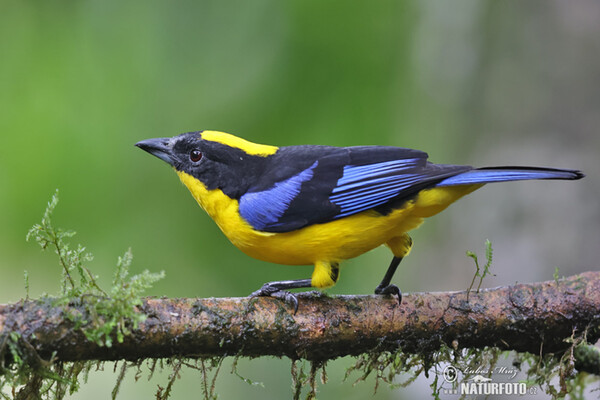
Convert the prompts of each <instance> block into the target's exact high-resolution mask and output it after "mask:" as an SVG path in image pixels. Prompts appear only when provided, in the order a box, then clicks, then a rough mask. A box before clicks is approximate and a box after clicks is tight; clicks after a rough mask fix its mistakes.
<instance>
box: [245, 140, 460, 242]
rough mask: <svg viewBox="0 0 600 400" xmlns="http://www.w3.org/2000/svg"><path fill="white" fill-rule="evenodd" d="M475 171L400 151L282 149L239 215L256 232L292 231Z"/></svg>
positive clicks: (416, 153)
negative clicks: (433, 162) (437, 162)
mask: <svg viewBox="0 0 600 400" xmlns="http://www.w3.org/2000/svg"><path fill="white" fill-rule="evenodd" d="M470 169H471V167H468V166H456V165H435V164H432V163H429V162H427V154H426V153H424V152H421V151H418V150H411V149H403V148H397V147H384V146H361V147H344V148H340V147H326V146H292V147H283V148H281V149H279V151H278V152H277V153H276V154H275V155H274V156H272V157H271V159H270V160H269V163H268V165H267V167H266V169H265V172H264V174H263V175H262V176H261V177H260V179H259V180H258V182H257V183H256V184H255V185H253V186H252V187H251V188H250V189H249V190H248V191H247V192H246V193H245V194H244V195H243V196H241V198H240V203H239V207H240V214H241V215H242V217H243V218H244V219H245V220H246V221H248V223H250V225H252V227H253V228H254V229H257V230H260V231H266V232H289V231H293V230H296V229H300V228H302V227H304V226H308V225H312V224H317V223H325V222H328V221H332V220H334V219H338V218H343V217H346V216H349V215H353V214H356V213H359V212H361V211H365V210H369V209H372V208H375V207H380V206H383V205H385V204H386V203H389V202H390V201H394V202H396V201H398V200H401V199H406V198H409V197H410V196H413V195H414V194H415V193H416V192H418V191H419V190H421V189H423V188H425V187H428V186H433V185H435V184H436V183H437V182H439V181H441V180H442V179H444V178H447V177H449V176H453V175H456V174H459V173H461V172H465V171H468V170H470Z"/></svg>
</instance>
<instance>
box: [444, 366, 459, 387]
mask: <svg viewBox="0 0 600 400" xmlns="http://www.w3.org/2000/svg"><path fill="white" fill-rule="evenodd" d="M443 374H444V380H445V381H446V382H448V383H452V382H454V381H455V380H456V378H458V371H457V370H456V368H455V367H453V366H452V365H448V366H447V367H446V368H444V372H443Z"/></svg>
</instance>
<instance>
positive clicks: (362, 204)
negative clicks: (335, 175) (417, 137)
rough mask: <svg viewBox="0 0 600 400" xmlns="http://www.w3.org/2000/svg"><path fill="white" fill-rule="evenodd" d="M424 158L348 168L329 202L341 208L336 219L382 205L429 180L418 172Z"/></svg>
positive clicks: (426, 175)
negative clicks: (424, 180)
mask: <svg viewBox="0 0 600 400" xmlns="http://www.w3.org/2000/svg"><path fill="white" fill-rule="evenodd" d="M424 163H425V160H424V159H423V158H406V159H401V160H392V161H386V162H381V163H376V164H369V165H359V166H356V165H347V166H345V167H344V172H343V175H342V177H341V178H340V179H339V180H338V182H337V186H336V187H335V188H334V189H333V191H332V192H331V195H330V196H329V201H331V202H332V203H333V204H335V205H337V206H339V207H340V213H339V214H338V215H336V216H335V218H342V217H346V216H348V215H352V214H356V213H358V212H361V211H365V210H368V209H370V208H373V207H376V206H379V205H381V204H384V203H386V202H387V201H389V200H390V199H392V198H393V197H395V196H397V195H398V194H399V193H400V192H401V191H402V190H405V189H408V188H410V187H412V186H414V185H415V184H418V183H420V182H422V181H423V179H426V178H427V177H430V175H429V174H426V173H416V172H415V171H416V170H417V169H415V168H416V167H419V166H422V165H423V164H424Z"/></svg>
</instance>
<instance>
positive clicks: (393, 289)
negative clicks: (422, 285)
mask: <svg viewBox="0 0 600 400" xmlns="http://www.w3.org/2000/svg"><path fill="white" fill-rule="evenodd" d="M375 294H391V295H394V294H395V295H397V296H398V304H402V292H401V291H400V289H398V286H396V285H387V286H381V285H380V286H377V287H376V288H375Z"/></svg>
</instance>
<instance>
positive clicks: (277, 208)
mask: <svg viewBox="0 0 600 400" xmlns="http://www.w3.org/2000/svg"><path fill="white" fill-rule="evenodd" d="M318 164H319V162H318V161H315V162H314V163H313V165H311V166H310V167H308V168H307V169H305V170H304V171H302V172H300V173H298V174H296V175H294V176H292V177H290V178H288V179H286V180H284V181H281V182H277V183H276V184H275V185H274V186H273V187H272V188H271V189H267V190H263V191H261V192H248V193H246V194H244V195H243V196H242V197H241V198H240V203H239V210H240V214H241V216H242V217H243V218H244V219H245V220H246V221H248V223H249V224H250V225H252V227H253V228H254V229H257V230H264V229H266V228H267V227H271V226H274V225H276V224H277V223H278V222H279V218H280V217H281V216H282V215H283V213H285V211H286V210H287V209H288V207H289V205H290V203H291V202H292V200H294V198H296V196H297V195H298V194H299V193H300V188H301V186H302V183H304V182H307V181H309V180H311V179H312V177H313V174H314V172H313V170H314V169H315V168H316V167H317V165H318Z"/></svg>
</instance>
